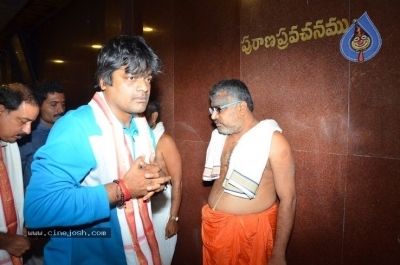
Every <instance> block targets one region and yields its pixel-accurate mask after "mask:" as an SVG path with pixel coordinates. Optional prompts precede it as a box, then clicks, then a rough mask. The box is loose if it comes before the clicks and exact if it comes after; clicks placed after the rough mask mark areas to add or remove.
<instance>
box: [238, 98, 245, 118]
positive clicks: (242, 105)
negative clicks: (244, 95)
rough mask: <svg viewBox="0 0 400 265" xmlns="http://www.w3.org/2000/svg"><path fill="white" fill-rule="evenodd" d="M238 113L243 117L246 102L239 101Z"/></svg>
mask: <svg viewBox="0 0 400 265" xmlns="http://www.w3.org/2000/svg"><path fill="white" fill-rule="evenodd" d="M239 112H240V113H241V114H242V115H244V114H246V112H247V102H246V101H241V102H240V103H239Z"/></svg>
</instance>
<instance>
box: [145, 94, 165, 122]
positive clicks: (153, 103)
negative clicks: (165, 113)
mask: <svg viewBox="0 0 400 265" xmlns="http://www.w3.org/2000/svg"><path fill="white" fill-rule="evenodd" d="M154 112H158V117H157V120H156V123H157V122H158V121H159V120H160V117H161V106H160V102H158V100H157V99H155V98H150V99H149V102H148V103H147V107H146V111H145V114H144V115H145V116H146V119H147V121H149V120H150V118H151V114H153V113H154Z"/></svg>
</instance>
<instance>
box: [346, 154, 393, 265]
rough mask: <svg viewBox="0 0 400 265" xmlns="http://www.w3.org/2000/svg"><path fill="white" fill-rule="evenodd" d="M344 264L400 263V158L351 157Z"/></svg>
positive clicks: (347, 183)
mask: <svg viewBox="0 0 400 265" xmlns="http://www.w3.org/2000/svg"><path fill="white" fill-rule="evenodd" d="M348 165H349V166H348V174H347V176H346V204H345V209H346V215H345V224H344V231H345V233H344V240H343V263H342V264H343V265H350V264H399V263H400V222H399V221H400V196H399V191H400V178H399V176H400V161H399V160H394V159H384V158H372V157H354V156H351V157H349V163H348Z"/></svg>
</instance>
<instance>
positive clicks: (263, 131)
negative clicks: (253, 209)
mask: <svg viewBox="0 0 400 265" xmlns="http://www.w3.org/2000/svg"><path fill="white" fill-rule="evenodd" d="M275 131H279V132H282V129H281V128H280V127H279V125H278V124H277V123H276V121H274V120H263V121H261V122H259V123H258V124H257V125H256V126H254V127H253V128H251V129H250V130H249V131H248V132H246V133H245V134H244V135H243V136H242V137H241V138H240V140H239V142H238V143H237V145H236V147H235V149H234V150H233V152H232V155H231V158H230V161H229V168H228V172H227V173H226V178H225V181H224V183H223V184H222V185H223V187H224V190H225V192H227V193H229V194H231V195H234V196H238V197H242V198H248V199H254V198H255V197H256V194H257V190H258V186H259V184H260V181H261V178H262V174H263V172H264V169H265V166H266V165H267V162H268V158H269V152H270V149H271V141H272V135H273V133H274V132H275ZM226 137H227V136H226V135H223V134H220V133H219V132H218V130H217V129H215V130H214V131H213V132H212V135H211V140H210V144H209V145H208V148H207V157H206V163H205V168H204V172H203V180H204V181H211V180H214V179H217V178H219V176H220V167H221V154H222V149H223V148H224V144H225V140H226Z"/></svg>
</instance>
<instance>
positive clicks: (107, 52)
mask: <svg viewBox="0 0 400 265" xmlns="http://www.w3.org/2000/svg"><path fill="white" fill-rule="evenodd" d="M122 66H127V67H126V70H125V72H126V73H131V74H134V75H137V76H139V77H143V76H146V75H148V74H153V75H156V74H159V73H160V72H161V61H160V59H159V58H158V56H157V55H156V54H155V53H154V51H153V50H152V49H151V48H150V47H149V46H148V45H147V44H146V41H145V40H144V38H143V37H141V36H132V35H121V36H119V37H116V38H113V39H111V40H109V41H108V42H107V43H106V44H104V45H103V47H102V48H101V49H100V52H99V54H98V56H97V72H96V85H95V89H96V91H100V85H99V83H100V79H101V78H103V79H104V82H105V83H106V84H107V85H110V86H112V79H111V75H112V73H113V72H114V71H115V70H118V69H119V68H121V67H122Z"/></svg>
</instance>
